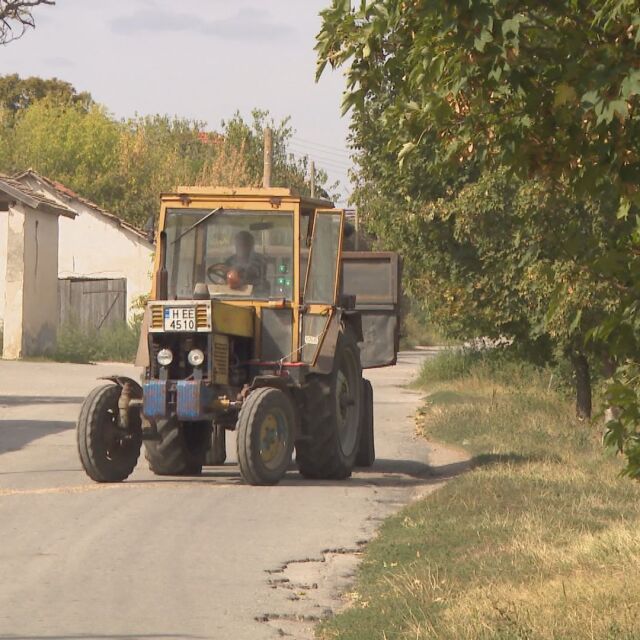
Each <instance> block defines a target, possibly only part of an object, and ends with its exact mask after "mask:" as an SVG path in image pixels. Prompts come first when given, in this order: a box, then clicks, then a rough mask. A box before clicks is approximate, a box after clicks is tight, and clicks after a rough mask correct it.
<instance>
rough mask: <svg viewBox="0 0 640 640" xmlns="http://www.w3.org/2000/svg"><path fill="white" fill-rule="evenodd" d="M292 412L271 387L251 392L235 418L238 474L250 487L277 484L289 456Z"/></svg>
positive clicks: (284, 398) (285, 398) (282, 395)
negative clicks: (236, 422)
mask: <svg viewBox="0 0 640 640" xmlns="http://www.w3.org/2000/svg"><path fill="white" fill-rule="evenodd" d="M295 415H296V414H295V409H294V407H293V404H292V402H291V400H290V399H289V396H288V395H287V394H286V393H284V391H281V390H280V389H276V388H273V387H260V388H258V389H254V390H253V391H252V392H251V393H250V394H249V395H248V396H247V399H246V400H245V401H244V403H243V405H242V408H241V409H240V415H239V416H238V427H237V438H236V446H237V454H238V465H239V466H240V473H241V474H242V477H243V479H244V480H245V482H248V483H249V484H252V485H273V484H277V483H278V482H279V481H280V480H281V479H282V477H283V476H284V474H285V473H286V472H287V469H288V468H289V464H290V463H291V457H292V455H293V441H294V434H295V426H294V425H295Z"/></svg>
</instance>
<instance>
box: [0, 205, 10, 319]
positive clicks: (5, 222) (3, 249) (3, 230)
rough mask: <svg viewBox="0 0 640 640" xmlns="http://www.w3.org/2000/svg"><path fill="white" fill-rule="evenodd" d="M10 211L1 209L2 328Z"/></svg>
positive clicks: (0, 280) (0, 284) (0, 279)
mask: <svg viewBox="0 0 640 640" xmlns="http://www.w3.org/2000/svg"><path fill="white" fill-rule="evenodd" d="M8 223H9V212H8V211H0V329H1V328H2V327H3V325H4V305H5V301H4V299H5V295H6V288H7V287H6V279H7V226H8Z"/></svg>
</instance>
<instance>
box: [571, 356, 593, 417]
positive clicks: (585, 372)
mask: <svg viewBox="0 0 640 640" xmlns="http://www.w3.org/2000/svg"><path fill="white" fill-rule="evenodd" d="M571 363H572V364H573V370H574V372H575V374H576V415H577V416H578V418H579V419H580V420H588V419H590V418H591V372H590V371H589V361H588V360H587V356H585V355H584V353H581V352H579V351H574V352H573V353H572V354H571Z"/></svg>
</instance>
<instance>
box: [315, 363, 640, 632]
mask: <svg viewBox="0 0 640 640" xmlns="http://www.w3.org/2000/svg"><path fill="white" fill-rule="evenodd" d="M514 371H515V370H512V371H511V372H510V373H509V374H508V375H505V372H504V371H502V372H491V371H490V370H489V369H488V368H487V367H486V365H485V364H480V365H477V366H476V365H471V366H470V367H469V368H468V369H467V370H465V372H464V375H463V376H462V377H461V378H460V377H459V378H454V379H449V380H448V381H446V382H437V381H433V377H432V381H431V382H430V385H429V394H428V396H427V402H426V405H425V408H424V410H423V412H422V414H421V420H420V422H419V429H420V431H421V432H422V433H424V435H425V436H427V437H429V438H432V439H436V440H440V441H446V442H450V443H454V444H456V445H462V446H464V447H466V448H467V449H469V450H470V451H471V452H472V453H473V454H475V461H476V466H475V468H474V469H473V470H472V471H471V472H470V473H468V474H466V475H464V476H461V477H459V478H457V479H455V480H454V481H452V482H450V483H449V484H447V485H446V486H445V487H444V488H443V489H441V490H440V491H438V492H436V493H435V494H433V495H431V496H429V497H427V498H426V499H424V500H422V501H420V502H418V503H416V504H413V505H411V506H409V507H407V508H406V509H405V510H404V511H402V512H401V513H400V514H398V515H397V516H395V517H393V518H391V519H389V520H388V521H387V522H386V523H385V524H384V526H383V527H382V530H381V532H380V535H379V536H378V538H377V539H376V540H374V541H373V542H372V543H371V544H370V546H369V548H368V551H367V554H366V556H365V560H364V563H363V565H362V567H361V570H360V574H359V580H358V584H357V588H356V593H355V594H354V595H353V597H352V602H353V606H352V607H351V608H350V609H349V610H347V611H345V612H344V613H342V614H341V615H339V616H337V617H336V618H335V619H334V620H331V621H329V622H328V623H326V624H325V625H323V626H322V627H321V628H320V630H319V636H320V637H321V638H325V639H328V638H344V639H354V640H355V639H361V640H364V639H367V640H374V639H376V638H379V639H381V640H391V639H392V638H393V639H398V640H400V639H402V640H408V639H410V638H411V639H417V640H421V639H425V640H426V639H427V638H428V639H430V640H431V639H438V640H463V639H468V640H472V639H473V640H475V639H485V638H486V639H489V638H499V639H504V640H507V639H514V640H516V639H527V640H528V639H531V640H573V639H576V640H577V639H586V638H589V639H590V638H594V639H595V638H598V639H601V638H610V639H612V640H613V639H616V640H617V639H631V638H640V509H639V508H638V505H640V487H639V486H638V485H637V484H636V483H633V482H631V481H630V480H627V479H622V478H620V477H619V476H618V472H619V470H620V463H619V461H618V460H616V459H615V458H614V457H612V456H611V455H609V454H608V453H607V452H606V451H605V450H603V449H602V446H601V434H600V432H599V427H598V426H597V425H596V424H586V423H581V422H578V421H576V420H575V419H574V418H573V415H572V413H573V412H572V407H571V406H570V403H568V402H567V401H566V400H565V399H564V398H562V397H560V396H558V395H557V394H556V393H554V392H553V391H549V389H548V384H547V383H546V381H545V378H546V376H545V374H544V372H539V371H533V370H530V371H528V370H527V369H526V367H525V368H521V369H520V371H519V373H514ZM443 377H444V378H445V379H446V378H447V377H449V378H451V376H447V375H445V376H443Z"/></svg>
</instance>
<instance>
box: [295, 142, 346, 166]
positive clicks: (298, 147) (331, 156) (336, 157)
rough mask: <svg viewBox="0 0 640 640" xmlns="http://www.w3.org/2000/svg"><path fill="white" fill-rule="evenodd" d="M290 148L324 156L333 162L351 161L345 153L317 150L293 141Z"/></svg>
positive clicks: (311, 154)
mask: <svg viewBox="0 0 640 640" xmlns="http://www.w3.org/2000/svg"><path fill="white" fill-rule="evenodd" d="M290 148H291V149H296V150H297V151H298V152H299V153H305V154H307V155H310V156H322V157H324V158H329V159H330V160H334V161H335V162H348V163H350V162H351V158H350V157H349V156H347V155H339V154H337V153H336V154H335V155H334V154H331V153H327V152H326V151H318V149H310V148H309V147H305V146H303V145H300V144H298V143H297V142H293V143H291V145H290Z"/></svg>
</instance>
